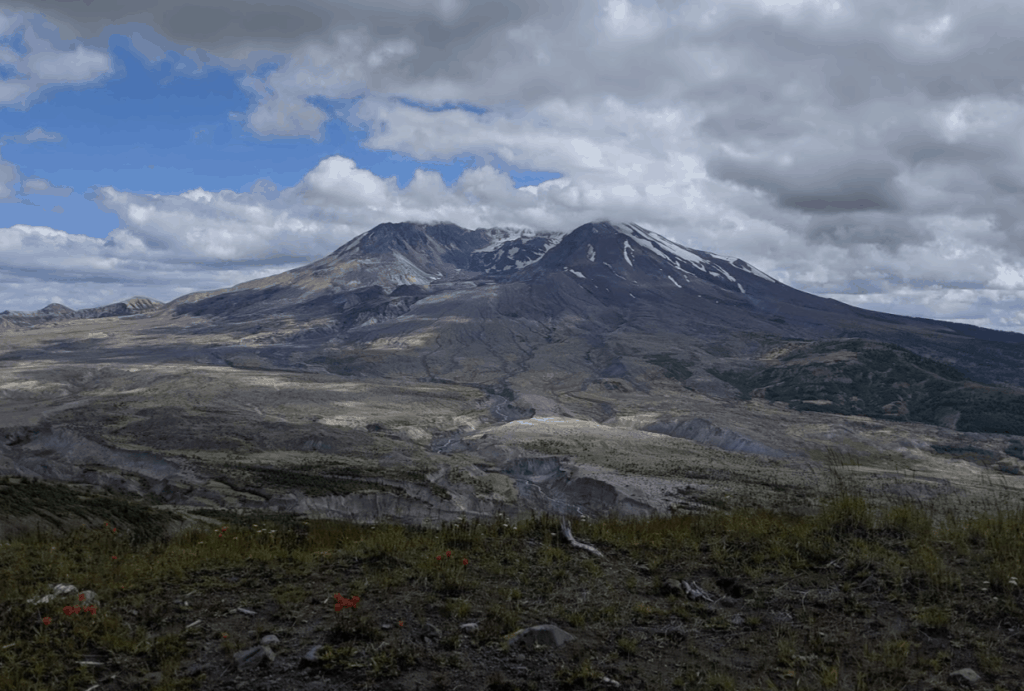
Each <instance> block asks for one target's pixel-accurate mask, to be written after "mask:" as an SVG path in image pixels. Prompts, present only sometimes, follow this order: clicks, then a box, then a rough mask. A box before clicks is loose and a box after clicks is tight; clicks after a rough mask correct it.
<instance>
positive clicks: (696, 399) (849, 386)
mask: <svg viewBox="0 0 1024 691" xmlns="http://www.w3.org/2000/svg"><path fill="white" fill-rule="evenodd" d="M119 305H120V306H119ZM85 319H90V321H88V322H85V323H83V320H85ZM0 320H3V325H5V328H4V331H3V337H2V338H0V441H2V442H3V443H2V444H0V475H3V474H20V475H27V476H36V477H44V478H45V477H56V478H58V479H59V480H61V481H66V482H85V483H93V484H99V485H102V486H104V487H107V488H121V489H123V490H125V491H131V492H135V493H137V494H138V493H146V492H149V493H150V494H157V495H159V496H160V497H162V498H163V500H164V501H166V502H170V503H171V504H175V505H189V506H209V505H211V504H214V505H217V506H221V507H233V508H240V507H243V506H249V505H252V506H256V507H258V508H259V510H264V509H266V510H275V511H277V510H282V511H285V510H287V511H295V512H298V513H303V514H306V515H324V516H327V517H358V518H359V519H362V518H364V517H365V516H366V515H370V514H372V515H376V516H384V515H396V514H400V515H402V516H404V518H406V519H410V520H411V519H416V520H420V519H424V520H425V519H426V518H427V517H429V516H434V515H442V516H445V517H457V516H459V515H465V513H466V512H467V511H469V512H471V513H475V514H477V515H485V514H488V513H489V512H491V511H492V510H502V511H506V512H507V511H509V510H512V509H511V507H517V508H516V510H529V509H533V508H537V509H540V510H555V511H558V512H561V513H562V514H563V515H565V514H567V513H569V514H573V515H579V514H588V515H593V514H600V513H602V512H604V511H608V510H623V511H626V512H627V513H628V512H634V513H644V512H646V511H648V510H658V511H661V510H663V509H665V507H667V506H677V507H678V506H682V507H684V508H686V509H687V510H690V508H692V507H694V506H698V505H699V506H705V507H707V506H714V505H724V504H728V503H729V502H730V501H733V499H730V497H737V496H739V494H738V493H740V492H742V493H743V496H744V497H746V499H745V500H749V501H761V500H764V501H778V502H781V503H782V504H784V505H786V506H788V505H790V504H791V503H792V501H793V498H794V496H797V495H800V496H807V497H810V496H812V494H813V492H812V491H811V489H809V488H808V483H810V484H814V483H817V484H814V486H815V488H816V489H814V491H818V490H819V489H821V487H818V485H821V484H822V483H823V481H822V480H820V478H821V477H824V474H816V473H814V472H809V470H808V467H809V466H808V465H807V464H812V465H811V466H810V467H811V469H812V470H813V469H814V468H815V467H816V466H814V465H813V464H815V463H816V464H819V465H820V464H821V463H825V462H829V461H831V460H833V456H831V455H829V454H831V453H832V450H833V449H839V450H840V451H841V452H842V453H844V454H852V455H853V459H854V460H853V461H850V462H847V463H846V465H847V466H849V467H850V468H851V469H852V470H851V472H856V473H859V474H860V477H862V478H863V477H869V476H870V477H875V476H876V475H877V477H878V478H880V479H879V480H878V482H879V483H881V484H880V486H879V487H877V489H878V491H879V492H881V493H883V494H884V493H886V492H889V491H890V490H891V489H892V488H891V487H890V485H891V482H889V479H887V478H890V477H891V474H892V472H894V471H893V469H903V468H906V467H908V466H910V467H913V468H914V470H915V473H916V475H915V480H914V481H913V483H911V484H913V487H911V488H910V489H909V490H906V488H903V489H901V490H900V491H904V490H906V491H910V492H912V495H913V496H916V497H922V498H926V497H931V496H945V495H946V494H949V495H950V496H953V495H952V492H953V490H952V489H950V488H951V487H954V486H956V487H957V488H958V489H957V491H960V490H963V491H964V492H975V490H976V488H977V486H980V485H979V483H977V482H976V479H977V477H976V473H977V472H978V470H977V469H978V468H979V467H983V468H985V469H987V471H990V472H991V473H998V474H999V481H1000V482H1004V481H1013V482H1015V480H1013V478H1014V477H1017V476H1020V479H1021V480H1024V446H1022V441H1024V440H1022V439H1021V438H1020V437H1024V335H1022V334H1015V333H1007V332H1000V331H994V330H989V329H981V328H978V327H971V326H965V325H960V324H953V323H948V322H941V321H936V320H929V319H918V318H912V317H901V316H896V315H890V314H884V313H881V312H873V311H870V310H864V309H860V308H857V307H852V306H849V305H846V304H843V303H841V302H838V301H836V300H830V299H826V298H821V297H818V296H815V295H811V294H808V293H805V292H802V291H799V290H796V289H794V288H792V287H790V286H787V285H785V284H783V283H781V282H780V281H778V280H776V279H774V278H772V277H771V276H768V275H767V274H765V273H764V272H762V271H760V270H758V269H757V268H755V267H754V266H751V265H750V264H748V263H747V262H745V261H743V260H741V259H736V258H730V257H724V256H721V255H717V254H714V253H711V252H707V251H704V250H700V249H695V248H689V247H684V246H682V245H679V244H677V243H675V242H672V241H671V240H669V239H667V238H665V237H663V236H661V235H659V234H657V233H654V232H651V231H649V230H647V229H645V228H643V227H641V226H639V225H636V224H633V223H613V222H611V221H598V222H594V223H587V224H584V225H582V226H580V227H578V228H575V229H573V230H572V231H571V232H536V231H531V230H527V229H520V228H478V229H475V230H468V229H464V228H461V227H459V226H457V225H453V224H450V223H433V224H422V223H386V224H381V225H378V226H376V227H374V228H373V229H371V230H370V231H368V232H366V233H364V234H362V235H360V236H358V237H356V238H354V239H352V240H351V241H350V242H347V243H346V244H344V245H342V246H341V247H339V248H338V249H337V250H335V251H334V252H332V253H331V254H329V255H327V256H326V257H323V258H322V259H319V260H317V261H314V262H312V263H310V264H307V265H305V266H301V267H298V268H295V269H292V270H290V271H286V272H283V273H280V274H277V275H274V276H267V277H265V278H261V279H257V280H254V281H248V282H246V283H242V284H239V285H236V286H233V287H229V288H224V289H220V290H213V291H204V292H198V293H192V294H189V295H184V296H181V297H179V298H177V299H175V300H172V301H170V302H168V303H166V304H159V303H155V302H153V301H146V300H145V299H143V298H139V299H133V300H132V301H126V302H125V303H118V305H113V306H107V307H105V308H96V309H95V310H78V311H72V310H68V309H67V308H66V307H63V306H60V305H51V306H49V307H47V308H44V309H43V310H40V311H39V312H35V313H29V314H27V315H26V314H13V313H9V312H8V313H5V314H2V315H0ZM40 323H48V324H49V326H48V328H46V329H32V328H28V327H31V326H34V325H37V324H40ZM1014 437H1016V438H1014ZM425 469H426V470H425ZM609 469H612V470H614V471H615V473H619V474H618V475H615V474H614V473H613V474H609V473H610V472H611V471H610V470H609ZM876 471H877V472H876ZM627 473H634V474H635V473H640V474H641V475H644V474H646V477H645V479H643V480H637V481H634V479H630V476H627V475H626V474H627ZM653 477H657V478H659V479H658V480H657V481H655V480H653V479H652V478H653ZM780 478H781V479H780ZM886 483H889V484H886ZM147 488H148V489H147ZM354 488H358V489H354ZM382 488H383V489H382ZM972 488H974V489H972ZM1020 489H1024V483H1021V486H1020ZM977 491H981V490H977ZM659 493H660V496H658V495H659ZM801 493H804V494H801ZM943 493H945V494H943ZM957 496H958V497H959V496H960V495H957ZM680 497H682V499H680ZM958 500H959V499H958ZM716 502H717V504H716ZM687 507H690V508H687Z"/></svg>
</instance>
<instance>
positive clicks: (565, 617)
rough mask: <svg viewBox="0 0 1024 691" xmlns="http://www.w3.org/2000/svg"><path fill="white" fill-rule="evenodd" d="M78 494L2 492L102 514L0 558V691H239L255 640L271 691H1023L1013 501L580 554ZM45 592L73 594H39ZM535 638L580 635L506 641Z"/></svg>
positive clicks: (664, 531)
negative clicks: (163, 532)
mask: <svg viewBox="0 0 1024 691" xmlns="http://www.w3.org/2000/svg"><path fill="white" fill-rule="evenodd" d="M837 458H838V457H837ZM837 477H838V476H837ZM88 500H89V497H85V496H82V495H81V494H79V493H77V492H73V491H72V490H70V489H67V488H63V487H61V486H60V485H59V484H56V483H41V482H40V483H32V482H26V481H23V480H19V481H17V482H15V481H13V480H12V479H5V480H3V481H2V482H0V509H2V511H3V512H5V513H4V518H3V520H8V519H9V518H11V517H12V516H14V515H15V514H17V512H19V511H21V510H23V509H25V508H26V507H32V508H33V509H38V508H39V507H40V506H47V507H48V508H49V509H50V510H51V511H52V512H53V513H54V515H56V514H57V512H58V511H59V510H61V509H63V510H66V512H67V513H69V514H72V515H74V514H75V510H76V507H78V508H81V507H83V506H89V507H90V510H92V511H99V510H102V511H103V515H102V516H99V517H96V516H90V519H89V520H88V521H86V522H85V523H82V524H79V525H77V526H75V527H72V528H70V529H69V530H66V531H65V532H63V533H62V532H59V531H56V530H52V531H50V530H41V531H37V532H35V533H33V534H30V535H25V536H23V537H20V538H17V539H11V540H9V541H8V542H6V543H4V544H2V545H0V554H2V557H3V558H2V559H0V603H3V605H2V607H0V689H3V690H6V689H12V690H13V689H52V688H91V687H92V686H94V685H96V684H100V685H101V686H100V688H103V687H104V685H109V684H110V683H111V682H113V681H114V680H115V678H116V680H117V681H116V683H118V684H121V685H122V686H121V687H123V688H156V689H195V690H204V689H211V690H212V689H220V688H223V680H224V679H225V678H230V679H232V680H233V681H234V682H236V684H237V683H241V684H244V685H249V686H255V685H258V684H259V683H260V682H259V680H260V679H261V678H263V677H265V676H266V674H267V673H268V672H267V670H265V669H254V670H238V669H237V667H236V663H235V658H234V656H235V654H236V653H239V652H241V651H245V650H249V649H252V648H253V647H254V646H258V645H259V643H260V641H261V640H262V638H263V636H266V635H268V634H274V635H275V636H277V637H278V638H279V640H280V643H279V644H275V646H276V653H277V655H278V657H279V660H278V661H277V662H275V663H274V664H273V667H274V668H275V669H278V670H280V671H279V672H278V673H277V676H276V677H275V681H274V684H275V688H278V689H281V690H282V691H291V690H292V689H302V688H306V687H308V686H309V685H310V683H311V682H313V680H314V678H320V679H322V680H324V681H325V682H327V683H330V684H333V685H336V686H338V687H339V688H340V687H342V686H344V687H346V688H347V687H352V688H383V686H382V684H388V683H400V684H405V682H406V681H409V682H410V683H411V680H413V679H423V678H426V679H436V680H443V686H444V687H445V688H478V689H498V688H508V689H513V688H515V689H527V688H533V689H541V688H550V689H588V688H595V689H596V688H603V687H604V686H607V685H608V683H609V682H608V681H606V680H613V681H616V682H618V683H619V684H620V686H621V687H623V688H626V687H629V688H634V687H635V688H648V689H658V690H662V689H663V690H665V691H669V690H670V689H686V688H694V689H772V688H774V689H792V690H794V691H795V690H796V689H803V688H809V689H850V690H851V691H852V690H855V689H859V688H862V689H881V690H883V691H884V690H887V689H891V690H895V689H902V688H926V687H929V686H934V685H935V683H945V679H946V678H947V677H948V675H949V674H951V673H952V672H954V671H956V670H961V669H963V668H971V669H972V670H974V671H975V672H977V674H979V675H980V676H981V678H982V680H983V684H984V686H985V688H992V689H1013V688H1016V686H1015V684H1016V683H1017V682H1018V681H1019V679H1021V678H1024V657H1022V656H1021V655H1020V654H1019V650H1018V642H1017V641H1016V638H1015V636H1014V635H1013V633H1012V631H1009V632H1008V629H1007V628H1006V622H1008V621H1019V620H1020V619H1021V617H1022V616H1024V594H1022V592H1021V589H1020V581H1021V580H1024V531H1022V530H1021V526H1022V525H1024V507H1021V506H1020V505H1010V504H1007V503H1005V502H1004V503H999V504H997V505H993V506H990V507H987V508H986V509H985V510H983V511H973V510H972V511H967V510H966V509H965V510H962V511H959V510H958V511H953V510H950V511H949V512H941V511H939V510H938V509H937V508H936V507H934V506H931V505H929V504H926V503H923V502H919V501H908V502H897V503H891V504H888V505H885V506H878V505H876V504H874V503H872V502H871V501H868V498H867V497H865V496H863V495H861V494H858V493H856V492H853V491H851V490H850V488H849V487H847V486H845V485H843V484H842V483H839V482H838V481H837V484H836V485H835V487H834V491H833V494H832V495H831V496H830V497H829V498H828V500H827V501H825V502H824V504H823V505H822V506H821V507H820V509H819V510H816V511H813V512H810V513H807V514H806V515H804V514H798V513H794V512H792V511H790V510H788V509H787V508H786V507H780V508H778V509H768V508H754V507H749V506H744V505H740V506H737V505H736V503H734V504H733V506H732V507H726V506H723V507H722V510H718V511H710V512H707V513H703V514H690V513H681V512H680V513H676V514H675V515H671V516H657V517H651V518H646V519H627V518H623V517H618V516H611V517H608V518H606V519H601V520H596V519H589V520H584V519H582V518H572V519H571V520H570V521H569V525H570V528H571V530H572V533H573V535H574V537H575V538H576V539H577V540H579V541H581V542H583V543H586V544H588V545H592V546H593V547H595V548H596V549H598V550H600V552H601V556H598V555H596V554H594V553H591V552H589V551H586V550H582V549H578V548H576V547H573V546H572V545H570V544H569V543H568V542H567V541H566V540H565V539H563V537H564V536H563V534H562V532H561V528H560V519H559V518H558V517H555V516H547V515H544V516H533V517H531V518H529V519H524V520H521V521H518V522H515V521H510V520H508V519H506V518H505V517H503V516H500V515H499V516H495V517H493V518H491V519H488V520H479V519H476V520H473V521H468V520H463V521H460V522H456V523H449V524H445V525H443V526H441V527H440V528H438V529H434V528H428V527H420V526H403V525H398V524H392V523H379V524H376V525H360V524H357V523H352V522H338V521H327V520H307V519H305V518H303V517H301V516H289V515H280V514H275V513H273V512H266V513H252V512H249V513H245V514H237V513H234V512H230V511H216V510H201V511H196V512H195V513H196V514H198V515H202V516H208V517H209V518H211V519H215V520H216V524H215V525H211V526H209V527H203V528H198V527H197V528H195V529H192V530H188V531H183V532H181V533H179V534H177V535H175V536H173V537H163V538H158V537H156V536H155V535H154V536H152V539H137V538H133V537H132V536H139V537H141V536H143V535H146V534H147V533H146V531H144V530H141V529H140V527H141V526H143V525H146V524H147V521H148V520H150V519H148V518H147V514H148V513H149V509H148V508H146V507H142V506H139V507H135V508H134V509H131V510H128V509H127V508H125V507H124V505H123V502H120V501H119V500H118V499H117V498H114V497H103V498H102V501H103V502H105V503H103V504H99V505H96V504H92V505H90V504H89V501H88ZM741 504H742V502H741ZM101 519H102V520H101ZM114 557H116V559H115V558H114ZM55 584H72V585H74V587H75V589H74V590H73V591H69V592H68V593H66V594H65V595H63V596H60V597H57V598H55V599H54V600H52V601H51V602H45V603H44V602H36V601H35V600H36V598H39V597H40V596H42V595H45V594H52V593H53V587H54V585H55ZM80 598H81V599H80ZM76 607H77V608H78V609H77V611H76V609H75V608H76ZM466 624H474V625H475V626H469V627H465V628H464V625H466ZM537 624H553V625H555V626H557V627H559V628H561V629H563V630H564V631H566V632H568V633H570V634H572V635H573V636H575V637H576V639H575V640H574V641H571V642H569V643H567V644H566V645H564V646H563V647H561V648H553V649H545V648H537V649H532V648H531V649H525V648H524V649H518V648H512V647H511V646H510V645H509V642H508V641H509V635H510V634H512V633H514V632H516V631H517V630H519V629H522V628H524V627H528V626H533V625H537ZM318 645H319V646H322V647H321V648H320V649H319V654H318V655H312V654H310V653H309V651H311V650H312V649H313V648H314V647H315V646H318ZM307 654H310V657H309V659H312V660H315V661H313V662H308V663H303V665H302V666H301V668H300V665H299V661H300V660H301V659H302V658H303V656H304V655H307ZM84 661H88V662H90V663H94V664H82V662H84ZM195 670H204V671H202V672H201V673H197V672H196V671H195ZM498 670H501V671H500V673H499V671H498ZM157 672H159V675H157V674H156V673H157ZM114 675H116V677H115V676H114ZM936 679H938V680H939V682H935V681H934V680H936ZM389 680H395V681H394V682H392V681H389ZM439 683H440V682H439ZM121 687H118V688H121ZM112 688H113V687H112Z"/></svg>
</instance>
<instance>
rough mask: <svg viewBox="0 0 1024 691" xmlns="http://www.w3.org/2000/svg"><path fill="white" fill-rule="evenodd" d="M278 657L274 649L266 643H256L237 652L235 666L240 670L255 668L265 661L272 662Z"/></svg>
mask: <svg viewBox="0 0 1024 691" xmlns="http://www.w3.org/2000/svg"><path fill="white" fill-rule="evenodd" d="M275 657H277V656H276V655H275V654H274V651H273V650H271V649H270V648H268V647H267V646H265V645H254V646H253V647H251V648H249V649H248V650H240V651H238V652H237V653H235V666H236V667H237V668H238V670H239V671H240V672H244V671H247V670H251V669H255V668H257V667H259V666H260V665H263V664H264V663H270V662H273V661H274V658H275Z"/></svg>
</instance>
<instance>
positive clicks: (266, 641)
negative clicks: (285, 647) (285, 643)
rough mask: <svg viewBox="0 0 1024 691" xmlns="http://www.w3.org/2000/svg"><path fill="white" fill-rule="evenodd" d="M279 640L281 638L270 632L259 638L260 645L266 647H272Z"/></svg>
mask: <svg viewBox="0 0 1024 691" xmlns="http://www.w3.org/2000/svg"><path fill="white" fill-rule="evenodd" d="M280 642H281V639H280V638H278V637H277V636H275V635H274V634H272V633H270V634H267V635H266V636H264V637H263V638H261V639H260V645H265V646H267V647H268V648H272V647H274V646H275V645H277V644H278V643H280Z"/></svg>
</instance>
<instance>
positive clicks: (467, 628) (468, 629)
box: [459, 623, 480, 633]
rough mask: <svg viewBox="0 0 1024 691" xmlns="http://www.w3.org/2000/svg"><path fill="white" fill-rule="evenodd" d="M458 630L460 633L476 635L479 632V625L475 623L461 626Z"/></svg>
mask: <svg viewBox="0 0 1024 691" xmlns="http://www.w3.org/2000/svg"><path fill="white" fill-rule="evenodd" d="M459 630H461V631H462V633H476V632H478V631H479V630H480V625H479V624H476V623H470V624H462V625H461V626H459Z"/></svg>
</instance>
